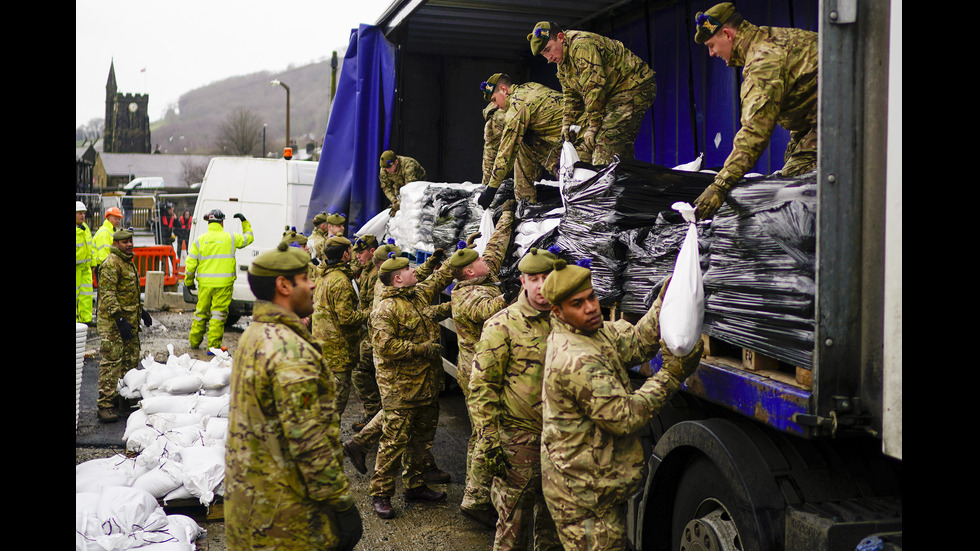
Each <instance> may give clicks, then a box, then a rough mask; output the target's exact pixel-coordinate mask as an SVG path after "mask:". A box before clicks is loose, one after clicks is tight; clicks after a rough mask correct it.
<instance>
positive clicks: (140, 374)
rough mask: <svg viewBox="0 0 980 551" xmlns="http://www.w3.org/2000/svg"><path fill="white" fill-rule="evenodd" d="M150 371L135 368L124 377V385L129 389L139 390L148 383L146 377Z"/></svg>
mask: <svg viewBox="0 0 980 551" xmlns="http://www.w3.org/2000/svg"><path fill="white" fill-rule="evenodd" d="M148 373H149V370H146V369H141V368H138V367H137V368H133V369H130V370H129V371H127V372H126V374H125V375H123V377H122V382H123V385H124V386H126V387H127V388H139V387H141V386H143V384H144V383H146V376H147V374H148Z"/></svg>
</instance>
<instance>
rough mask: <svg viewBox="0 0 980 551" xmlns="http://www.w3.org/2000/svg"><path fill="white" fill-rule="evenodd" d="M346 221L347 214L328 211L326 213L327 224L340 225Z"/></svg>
mask: <svg viewBox="0 0 980 551" xmlns="http://www.w3.org/2000/svg"><path fill="white" fill-rule="evenodd" d="M346 223H347V216H345V215H344V213H342V212H339V213H336V214H334V213H330V214H328V215H327V224H333V225H334V226H342V225H344V224H346Z"/></svg>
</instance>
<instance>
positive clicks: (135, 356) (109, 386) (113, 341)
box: [98, 320, 140, 408]
mask: <svg viewBox="0 0 980 551" xmlns="http://www.w3.org/2000/svg"><path fill="white" fill-rule="evenodd" d="M98 325H99V337H100V338H101V339H102V345H101V347H100V348H99V355H100V356H101V358H102V359H101V361H100V362H99V399H98V406H99V408H112V407H116V402H117V401H118V398H119V391H118V389H117V386H118V383H119V379H120V377H122V376H123V375H125V374H126V372H128V371H129V370H130V369H133V368H135V367H138V366H139V361H140V339H139V336H134V337H133V338H131V339H129V340H125V341H124V340H123V338H122V336H121V335H119V330H118V329H116V325H115V323H113V322H111V321H108V320H99V323H98Z"/></svg>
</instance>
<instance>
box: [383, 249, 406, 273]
mask: <svg viewBox="0 0 980 551" xmlns="http://www.w3.org/2000/svg"><path fill="white" fill-rule="evenodd" d="M405 266H408V259H407V258H405V257H404V256H397V255H396V254H395V253H394V252H390V253H388V260H385V261H384V263H383V264H381V267H380V268H378V271H379V272H397V271H398V270H401V269H402V268H404V267H405Z"/></svg>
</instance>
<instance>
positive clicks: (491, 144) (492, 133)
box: [482, 102, 506, 185]
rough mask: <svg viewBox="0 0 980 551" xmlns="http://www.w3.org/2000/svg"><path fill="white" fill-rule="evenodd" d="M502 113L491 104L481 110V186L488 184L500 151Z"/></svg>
mask: <svg viewBox="0 0 980 551" xmlns="http://www.w3.org/2000/svg"><path fill="white" fill-rule="evenodd" d="M504 113H506V111H504V110H503V109H500V108H499V107H497V106H496V105H494V104H493V103H492V102H491V103H488V104H487V106H486V107H484V108H483V120H485V121H486V123H484V125H483V180H482V183H483V185H487V184H489V183H490V177H491V172H493V163H494V161H496V160H497V150H499V149H500V135H501V134H502V133H503V132H504Z"/></svg>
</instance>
